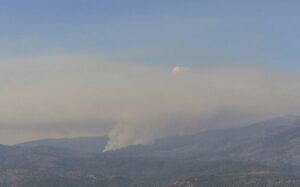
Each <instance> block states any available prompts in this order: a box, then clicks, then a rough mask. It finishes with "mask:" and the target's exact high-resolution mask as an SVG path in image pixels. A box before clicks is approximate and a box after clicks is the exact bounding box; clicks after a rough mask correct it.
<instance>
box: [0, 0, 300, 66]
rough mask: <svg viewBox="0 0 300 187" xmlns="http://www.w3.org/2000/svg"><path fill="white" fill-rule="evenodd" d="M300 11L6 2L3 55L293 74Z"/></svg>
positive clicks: (161, 1)
mask: <svg viewBox="0 0 300 187" xmlns="http://www.w3.org/2000/svg"><path fill="white" fill-rule="evenodd" d="M299 5H300V3H299V2H298V1H279V0H275V1H271V0H265V1H247V2H246V1H232V0H231V1H199V0H197V1H196V0H188V1H182V0H153V1H141V0H127V1H124V0H27V1H23V0H13V1H11V0H3V1H1V2H0V25H1V30H0V55H1V56H5V57H7V56H22V55H25V56H26V55H41V54H42V55H44V54H52V53H92V54H107V55H118V54H139V53H143V54H144V53H146V54H147V55H145V58H143V59H139V60H137V63H151V64H161V65H165V64H166V65H169V64H171V65H172V64H182V65H195V64H196V65H201V64H221V65H227V64H246V65H264V66H265V65H267V66H273V67H280V68H291V69H294V68H295V67H298V66H299V65H298V60H299V58H300V53H299V52H298V50H299V42H300V37H299V34H298V33H299V30H300V25H299V23H298V22H299V19H300V13H299V11H298V7H299ZM145 51H146V52H145Z"/></svg>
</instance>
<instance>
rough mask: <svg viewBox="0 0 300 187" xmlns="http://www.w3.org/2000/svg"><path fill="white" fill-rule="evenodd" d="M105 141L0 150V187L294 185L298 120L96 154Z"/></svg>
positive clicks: (299, 154)
mask: <svg viewBox="0 0 300 187" xmlns="http://www.w3.org/2000/svg"><path fill="white" fill-rule="evenodd" d="M107 140H108V139H107V137H81V138H69V139H46V140H36V141H31V142H25V143H22V144H18V145H15V146H0V160H1V162H0V186H4V187H5V186H19V187H27V186H28V187H34V186H45V187H48V186H49V187H50V186H61V187H63V186H74V187H76V186H122V187H123V186H132V187H133V186H143V187H147V186H149V187H152V186H182V187H184V186H270V187H271V186H272V187H273V186H300V117H298V116H286V117H281V118H276V119H271V120H268V121H264V122H260V123H256V124H253V125H249V126H245V127H240V128H230V129H218V130H209V131H205V132H201V133H198V134H194V135H188V136H175V137H167V138H163V139H159V140H156V141H155V143H154V144H151V145H132V146H129V147H126V148H123V149H119V150H116V151H110V152H104V153H103V152H102V150H103V149H104V146H105V144H106V143H107Z"/></svg>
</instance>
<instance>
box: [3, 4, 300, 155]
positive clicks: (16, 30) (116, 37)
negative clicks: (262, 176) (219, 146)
mask: <svg viewBox="0 0 300 187" xmlns="http://www.w3.org/2000/svg"><path fill="white" fill-rule="evenodd" d="M299 6H300V3H299V2H298V1H296V0H295V1H292V0H291V1H279V0H275V1H271V0H266V1H237V0H236V1H230V0H228V1H221V0H219V1H199V0H197V1H196V0H195V1H193V0H186V1H183V0H157V1H156V0H152V1H141V0H26V1H24V0H13V1H12V0H2V1H0V28H1V29H0V144H1V143H2V144H12V143H17V142H21V141H25V140H31V139H37V138H42V137H66V136H85V135H109V136H110V138H111V141H110V143H109V145H108V146H107V149H114V148H119V147H122V146H126V145H129V144H136V143H149V142H151V141H153V139H155V138H160V137H163V136H168V135H183V134H188V133H194V132H197V131H201V130H205V129H209V128H223V127H232V126H239V125H246V124H247V123H250V122H253V121H257V120H262V119H267V118H269V117H274V116H280V115H286V114H299V113H298V112H299V111H300V110H299V109H300V101H299V100H300V99H299V98H300V97H299V96H300V85H299V81H300V76H299V75H298V74H299V70H300V63H299V62H298V61H299V59H300V53H299V49H300V37H299V31H300V25H299V20H300V12H299Z"/></svg>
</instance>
